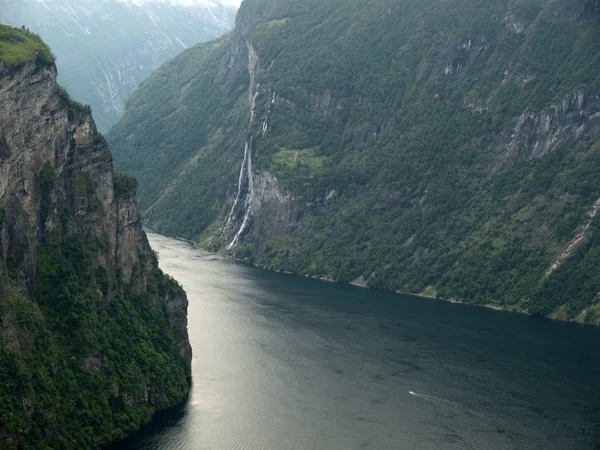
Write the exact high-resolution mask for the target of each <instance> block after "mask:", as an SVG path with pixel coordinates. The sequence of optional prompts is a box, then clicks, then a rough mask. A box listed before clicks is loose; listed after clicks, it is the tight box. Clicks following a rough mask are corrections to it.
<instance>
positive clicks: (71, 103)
mask: <svg viewBox="0 0 600 450" xmlns="http://www.w3.org/2000/svg"><path fill="white" fill-rule="evenodd" d="M58 95H59V96H60V98H61V100H62V101H63V102H64V103H65V105H67V106H68V107H69V108H73V109H76V110H78V111H81V112H84V113H86V114H92V107H91V106H90V105H83V104H81V103H79V102H77V101H75V100H73V99H72V98H71V96H70V95H69V93H68V92H67V90H66V89H65V88H64V87H62V86H58Z"/></svg>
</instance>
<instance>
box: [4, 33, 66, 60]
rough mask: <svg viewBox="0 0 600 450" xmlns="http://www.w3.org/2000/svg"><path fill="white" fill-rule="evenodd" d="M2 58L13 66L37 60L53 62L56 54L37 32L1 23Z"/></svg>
mask: <svg viewBox="0 0 600 450" xmlns="http://www.w3.org/2000/svg"><path fill="white" fill-rule="evenodd" d="M0 60H2V61H4V62H5V63H6V64H7V65H8V66H12V67H17V66H21V65H23V64H26V63H28V62H31V61H36V60H37V61H41V62H43V63H46V64H52V63H54V55H53V54H52V52H51V51H50V49H49V48H48V46H47V45H46V44H45V43H44V41H42V39H41V38H40V37H39V36H38V35H37V34H35V33H32V32H31V31H29V30H27V29H23V28H13V27H10V26H7V25H1V24H0Z"/></svg>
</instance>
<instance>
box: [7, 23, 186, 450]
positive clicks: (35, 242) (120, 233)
mask: <svg viewBox="0 0 600 450" xmlns="http://www.w3.org/2000/svg"><path fill="white" fill-rule="evenodd" d="M33 44H35V45H33ZM56 77H57V73H56V67H55V65H54V63H53V58H52V57H51V54H50V52H49V51H48V49H47V48H46V47H45V46H43V44H42V43H41V40H39V38H38V37H37V36H35V35H33V34H31V33H29V32H27V31H24V30H17V29H13V28H10V27H6V26H1V25H0V447H1V448H3V449H4V448H6V449H12V448H15V449H16V448H95V447H99V446H101V445H103V444H106V443H108V442H110V441H113V440H115V439H118V438H122V437H124V436H125V435H126V434H127V433H129V432H131V431H132V430H135V429H137V428H138V427H139V426H140V425H141V424H142V423H143V422H146V421H148V420H149V419H150V417H151V416H152V415H153V413H154V412H155V411H157V410H160V409H164V408H166V407H168V406H171V405H174V404H176V403H178V402H180V401H182V400H183V399H184V398H185V397H186V395H187V392H188V389H189V376H190V363H191V348H190V345H189V342H188V337H187V300H186V296H185V293H184V292H183V290H182V289H181V288H180V287H179V286H178V285H177V283H176V282H175V281H174V280H172V279H170V278H168V277H166V276H165V275H164V274H162V272H161V271H160V270H159V268H158V264H157V260H156V256H155V255H154V253H153V252H152V249H151V248H150V246H149V244H148V241H147V239H146V236H145V234H144V232H143V230H142V228H141V224H140V221H139V216H138V213H137V211H136V200H135V189H136V183H135V179H133V178H132V177H131V176H129V175H126V174H120V173H117V174H114V173H113V169H112V156H111V153H110V152H109V150H108V147H107V145H106V142H105V140H104V138H103V137H102V136H101V135H100V134H99V133H98V132H97V131H96V126H95V124H94V121H93V119H92V117H91V116H90V114H89V108H87V107H84V106H82V105H80V104H77V103H75V102H73V101H71V100H70V99H69V97H68V95H67V94H66V92H65V91H64V90H62V89H61V88H59V86H58V85H57V82H56Z"/></svg>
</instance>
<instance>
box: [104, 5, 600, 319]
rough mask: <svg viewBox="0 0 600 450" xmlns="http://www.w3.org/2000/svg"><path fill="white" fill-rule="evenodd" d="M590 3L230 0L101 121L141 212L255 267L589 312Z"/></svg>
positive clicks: (165, 228) (593, 99)
mask: <svg viewBox="0 0 600 450" xmlns="http://www.w3.org/2000/svg"><path fill="white" fill-rule="evenodd" d="M598 19H599V15H598V8H597V2H595V1H589V0H581V1H576V2H566V1H560V2H550V1H544V0H535V1H534V0H520V1H501V2H496V3H494V4H492V5H490V4H489V2H459V3H457V4H455V5H454V6H453V7H450V6H449V5H446V4H444V2H441V1H440V2H435V4H434V5H430V8H425V7H424V6H423V5H422V4H421V3H419V2H416V1H405V2H402V3H395V2H391V1H386V0H373V1H371V2H369V3H368V5H365V4H363V3H360V2H338V1H333V2H328V3H327V4H320V3H319V2H316V1H315V2H303V3H302V4H297V3H294V2H291V1H287V0H279V1H251V0H248V1H246V2H244V3H243V4H242V7H241V8H240V11H239V14H238V18H237V21H236V29H235V31H234V32H233V33H231V34H230V35H228V36H227V37H225V38H222V39H219V40H217V41H213V43H212V44H210V46H202V45H199V46H196V47H194V48H193V49H190V50H188V51H186V52H184V54H182V55H180V56H179V57H178V58H176V59H175V60H172V61H170V62H169V63H167V64H166V65H165V66H163V68H161V69H160V70H159V71H158V72H157V73H156V74H155V75H153V76H152V77H151V78H150V79H149V80H148V81H147V82H146V83H145V84H144V86H142V87H141V88H140V89H139V90H138V91H136V93H135V94H134V95H133V96H132V101H131V102H130V103H129V104H128V106H127V112H126V115H125V116H124V118H123V119H122V121H121V122H120V123H119V124H117V125H116V126H115V127H114V128H113V130H112V131H111V133H109V135H108V139H109V141H110V142H111V144H112V145H113V148H114V149H115V161H116V164H117V166H118V167H122V168H124V169H126V170H129V171H132V172H133V173H135V174H136V175H137V176H138V177H139V179H140V192H141V197H140V199H141V205H142V208H143V210H144V211H145V220H147V221H148V223H150V224H152V226H153V227H155V228H157V229H159V230H160V231H161V232H164V233H167V234H177V235H183V236H185V237H186V238H194V239H197V240H198V241H199V242H200V245H202V246H204V247H206V248H209V249H211V250H216V251H222V252H225V253H230V254H231V255H232V256H234V257H237V258H238V259H244V260H247V261H249V262H251V263H253V264H257V265H260V266H263V267H266V268H269V269H272V270H279V271H286V272H292V273H297V274H301V275H308V276H314V277H317V278H327V279H334V280H337V281H341V282H348V283H349V282H352V281H355V280H359V279H362V280H364V284H367V285H368V286H369V287H372V288H375V289H384V290H394V291H396V290H398V291H403V292H408V293H416V294H424V295H431V296H439V297H443V298H455V299H459V300H461V301H465V302H468V303H476V304H489V305H493V306H495V307H503V308H507V309H516V310H520V311H527V312H529V313H531V314H535V315H543V316H552V317H556V318H565V319H577V320H581V321H588V322H595V321H598V309H599V308H598V293H600V282H599V281H600V280H598V277H597V276H596V274H595V272H594V271H593V269H592V268H591V267H592V266H593V264H594V263H593V262H592V261H595V258H596V247H595V243H594V242H595V237H594V236H596V234H597V231H595V230H596V220H595V214H591V213H590V211H593V205H594V204H595V202H597V200H598V199H599V198H600V191H598V188H597V187H596V185H595V183H594V181H593V180H594V176H593V172H594V170H595V169H594V167H596V164H597V163H598V154H597V152H598V150H599V146H598V139H599V137H600V128H599V125H600V122H599V120H598V119H599V118H600V110H599V107H600V103H598V100H599V98H600V79H599V77H598V73H599V72H598V70H596V69H598V68H599V67H600V66H599V65H600V48H599V47H598V42H600V40H599V39H598V38H599V37H600V35H599V28H598ZM246 41H248V42H249V45H246ZM250 46H251V47H252V48H253V49H254V50H255V52H256V55H257V61H255V63H256V64H255V63H251V64H250V65H251V66H253V65H255V66H256V68H257V70H255V76H253V75H252V73H251V72H250V71H249V70H248V61H249V56H250V54H251V53H252V52H251V51H249V49H250ZM548 53H551V54H552V55H553V57H552V58H548V57H547V54H548ZM194 62H195V63H197V65H198V66H199V65H200V62H202V63H201V64H202V67H203V71H202V72H198V71H195V70H194V68H193V67H194ZM184 68H185V69H184ZM188 70H189V72H188ZM169 79H172V80H173V81H172V82H168V81H167V80H169ZM253 79H254V81H255V82H256V84H255V83H254V82H253ZM159 80H161V82H159ZM188 83H189V86H190V87H187V88H186V90H185V91H183V90H182V87H183V86H188ZM240 83H242V84H240ZM159 85H160V86H161V95H162V96H161V98H160V100H159V101H158V100H154V99H153V98H152V97H153V96H155V95H156V94H157V92H158V89H157V88H156V87H155V86H159ZM188 89H189V90H188ZM192 90H193V91H194V92H195V93H196V94H197V95H198V97H196V98H194V99H192V98H189V99H188V98H187V96H186V93H187V92H189V91H192ZM256 93H258V95H256ZM174 98H177V99H178V103H175V102H173V100H172V99H174ZM159 103H160V104H159ZM211 105H212V106H211ZM186 108H187V109H186ZM204 108H206V109H204ZM142 117H143V120H141V118H142ZM188 124H189V125H188ZM590 216H591V217H590ZM571 246H572V247H571ZM565 252H566V253H565ZM561 255H564V256H561ZM557 262H558V263H559V264H558V265H557V267H556V269H555V270H552V271H551V273H549V275H545V274H546V272H547V271H549V269H550V268H551V267H552V266H553V264H556V263H557ZM573 271H575V272H578V271H579V272H581V273H582V274H583V273H585V277H584V278H585V279H586V280H587V281H586V282H585V283H580V284H579V285H577V286H575V285H574V283H573V282H572V281H570V280H569V277H570V276H571V275H567V274H569V273H571V274H572V273H573ZM581 276H583V275H581ZM550 286H552V288H550Z"/></svg>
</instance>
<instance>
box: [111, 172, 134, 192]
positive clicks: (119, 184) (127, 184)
mask: <svg viewBox="0 0 600 450" xmlns="http://www.w3.org/2000/svg"><path fill="white" fill-rule="evenodd" d="M113 185H114V189H115V197H117V198H130V197H131V196H133V195H135V191H136V189H137V180H136V179H135V177H134V176H133V175H131V174H128V173H126V172H115V173H114V175H113Z"/></svg>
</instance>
